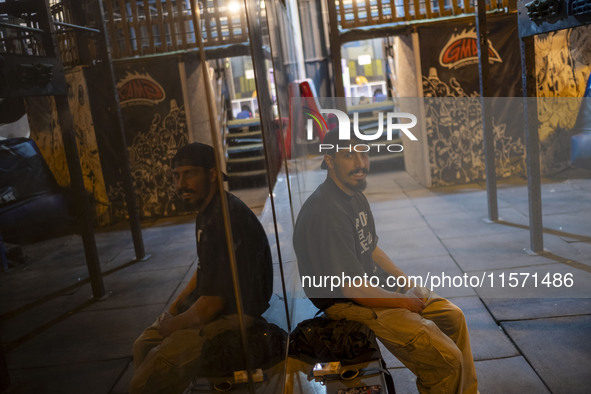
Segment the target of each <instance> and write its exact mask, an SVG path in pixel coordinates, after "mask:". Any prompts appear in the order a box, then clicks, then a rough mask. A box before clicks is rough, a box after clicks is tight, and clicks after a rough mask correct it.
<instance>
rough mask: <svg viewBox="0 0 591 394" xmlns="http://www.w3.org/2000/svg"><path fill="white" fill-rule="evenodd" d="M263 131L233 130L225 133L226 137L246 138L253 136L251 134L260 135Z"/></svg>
mask: <svg viewBox="0 0 591 394" xmlns="http://www.w3.org/2000/svg"><path fill="white" fill-rule="evenodd" d="M262 135H263V132H262V131H261V130H255V131H234V132H230V133H228V134H226V139H228V138H232V139H234V138H247V137H253V136H262Z"/></svg>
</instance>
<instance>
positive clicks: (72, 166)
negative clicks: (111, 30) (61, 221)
mask: <svg viewBox="0 0 591 394" xmlns="http://www.w3.org/2000/svg"><path fill="white" fill-rule="evenodd" d="M39 7H40V11H41V14H42V15H40V17H39V25H40V27H41V28H42V29H43V31H44V34H43V46H44V47H45V49H46V52H47V55H48V56H51V57H54V58H56V59H57V60H58V63H59V67H62V68H63V66H62V64H61V59H60V54H59V51H58V50H57V43H56V42H55V33H56V32H55V26H54V25H53V18H52V15H51V11H50V9H49V4H48V2H47V1H44V2H43V4H41V2H39ZM55 104H56V107H57V114H58V120H59V124H60V129H61V133H62V139H63V143H64V150H65V152H66V161H67V164H68V171H69V172H70V181H71V184H72V189H73V190H74V201H75V208H76V218H77V220H78V225H79V227H78V230H79V232H80V235H81V236H82V243H83V245H84V254H85V255H86V266H87V267H88V275H89V277H90V284H91V287H92V295H93V297H94V298H95V299H100V298H102V297H103V296H104V295H105V286H104V283H103V276H102V273H101V265H100V261H99V257H98V251H97V248H96V240H95V239H94V229H93V227H92V219H93V217H94V212H93V210H92V209H91V207H90V201H89V199H88V196H87V193H86V188H85V187H84V176H83V174H82V168H81V167H80V156H79V153H78V147H77V145H76V135H75V133H74V124H73V122H72V114H71V113H70V105H69V104H68V97H67V93H66V94H64V95H58V96H55Z"/></svg>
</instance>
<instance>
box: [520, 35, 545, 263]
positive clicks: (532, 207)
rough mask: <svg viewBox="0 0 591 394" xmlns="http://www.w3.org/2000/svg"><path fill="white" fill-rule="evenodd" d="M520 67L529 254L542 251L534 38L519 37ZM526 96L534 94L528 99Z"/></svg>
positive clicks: (542, 235)
mask: <svg viewBox="0 0 591 394" xmlns="http://www.w3.org/2000/svg"><path fill="white" fill-rule="evenodd" d="M521 56H522V58H521V67H522V80H523V94H524V96H525V97H524V103H523V105H524V119H523V120H524V126H525V152H526V155H525V162H526V166H527V194H528V207H529V238H530V248H529V250H528V251H527V252H528V253H529V254H539V253H543V252H544V233H543V231H544V228H543V226H542V192H541V187H540V183H541V180H540V178H541V177H540V137H539V135H538V108H537V102H536V99H535V97H536V95H537V92H536V86H537V85H536V75H535V67H534V66H535V61H536V57H535V56H536V54H535V47H534V38H533V37H524V38H522V40H521ZM528 97H534V99H529V98H528Z"/></svg>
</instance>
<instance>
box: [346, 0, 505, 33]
mask: <svg viewBox="0 0 591 394" xmlns="http://www.w3.org/2000/svg"><path fill="white" fill-rule="evenodd" d="M474 2H475V0H335V4H336V8H337V14H338V22H339V25H340V27H341V29H353V28H358V27H365V26H375V25H382V24H387V23H396V22H408V21H414V20H421V19H437V18H443V17H450V16H459V15H463V14H473V13H474V12H475V11H474ZM486 7H487V10H489V11H490V10H495V9H507V8H508V7H509V0H488V1H487V5H486Z"/></svg>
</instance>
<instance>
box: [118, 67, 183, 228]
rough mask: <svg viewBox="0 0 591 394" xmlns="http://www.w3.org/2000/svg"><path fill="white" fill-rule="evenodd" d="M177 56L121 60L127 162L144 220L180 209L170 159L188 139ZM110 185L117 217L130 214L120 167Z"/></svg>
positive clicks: (174, 212)
mask: <svg viewBox="0 0 591 394" xmlns="http://www.w3.org/2000/svg"><path fill="white" fill-rule="evenodd" d="M178 67H179V66H178V59H177V58H154V59H141V60H134V61H130V62H126V63H118V64H117V67H116V70H115V71H116V75H117V76H118V80H117V95H118V98H119V103H120V106H121V114H122V117H123V123H124V130H125V139H126V143H127V151H128V154H129V166H130V169H131V174H132V178H133V186H134V189H135V190H134V191H135V195H136V199H137V205H138V209H139V214H140V216H141V217H142V218H149V217H161V216H171V215H175V214H178V213H179V212H180V210H181V206H180V204H179V203H180V200H178V199H177V196H176V194H175V192H174V189H173V184H172V172H171V168H170V162H171V159H172V157H173V156H174V154H175V153H176V151H177V149H178V148H179V147H181V146H182V145H186V144H187V143H189V140H188V138H189V137H188V135H189V130H188V125H187V114H186V112H185V111H186V109H185V103H184V100H183V89H182V84H181V80H180V75H179V72H178ZM116 170H117V169H116V168H114V169H113V171H111V172H112V174H111V175H112V176H111V177H110V182H109V185H108V191H109V197H110V199H111V202H112V211H113V215H114V216H115V217H117V218H125V217H127V215H128V214H127V208H126V204H125V190H124V187H123V185H124V182H123V177H122V175H121V173H120V171H116Z"/></svg>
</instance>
